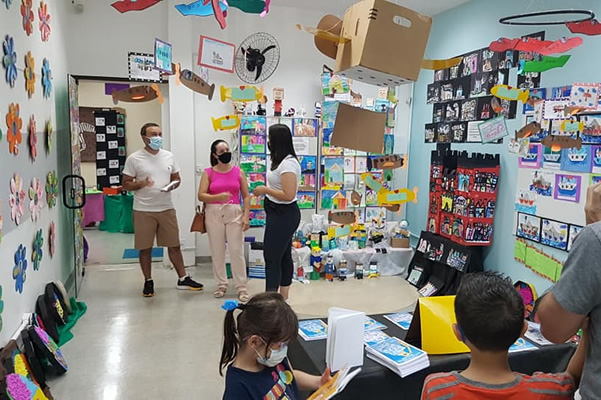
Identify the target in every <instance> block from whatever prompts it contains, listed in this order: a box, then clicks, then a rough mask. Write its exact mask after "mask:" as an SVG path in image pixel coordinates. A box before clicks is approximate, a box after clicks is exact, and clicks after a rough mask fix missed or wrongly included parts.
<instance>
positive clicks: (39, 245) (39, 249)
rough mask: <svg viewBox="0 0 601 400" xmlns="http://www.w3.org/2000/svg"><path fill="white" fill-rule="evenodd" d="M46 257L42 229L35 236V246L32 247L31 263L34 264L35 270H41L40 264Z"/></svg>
mask: <svg viewBox="0 0 601 400" xmlns="http://www.w3.org/2000/svg"><path fill="white" fill-rule="evenodd" d="M43 257H44V236H43V234H42V229H41V228H40V229H38V230H37V231H36V232H35V234H34V236H33V244H32V246H31V263H32V264H33V270H34V271H38V270H39V269H40V263H41V262H42V258H43Z"/></svg>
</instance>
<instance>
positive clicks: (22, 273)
mask: <svg viewBox="0 0 601 400" xmlns="http://www.w3.org/2000/svg"><path fill="white" fill-rule="evenodd" d="M26 271H27V249H26V248H25V246H23V245H22V244H20V245H19V247H18V248H17V251H16V252H15V265H14V266H13V279H14V281H15V291H16V292H17V293H23V286H24V285H25V280H26V279H27V272H26Z"/></svg>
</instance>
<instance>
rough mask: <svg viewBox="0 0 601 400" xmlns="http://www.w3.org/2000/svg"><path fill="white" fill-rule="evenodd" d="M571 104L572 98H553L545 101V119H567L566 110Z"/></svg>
mask: <svg viewBox="0 0 601 400" xmlns="http://www.w3.org/2000/svg"><path fill="white" fill-rule="evenodd" d="M569 104H570V99H565V98H564V99H552V100H545V101H544V102H543V118H544V119H549V120H553V119H565V117H566V116H565V114H564V110H565V108H566V107H568V106H569Z"/></svg>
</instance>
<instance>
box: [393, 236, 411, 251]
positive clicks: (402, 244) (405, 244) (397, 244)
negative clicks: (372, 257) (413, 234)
mask: <svg viewBox="0 0 601 400" xmlns="http://www.w3.org/2000/svg"><path fill="white" fill-rule="evenodd" d="M409 246H410V245H409V239H406V238H390V247H392V248H395V249H408V248H409Z"/></svg>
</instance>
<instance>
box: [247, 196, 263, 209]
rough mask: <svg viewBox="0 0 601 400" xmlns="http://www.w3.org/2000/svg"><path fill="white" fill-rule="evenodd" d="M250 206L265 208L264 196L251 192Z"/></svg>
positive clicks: (252, 207)
mask: <svg viewBox="0 0 601 400" xmlns="http://www.w3.org/2000/svg"><path fill="white" fill-rule="evenodd" d="M250 208H251V210H262V209H263V197H262V196H255V195H254V194H252V193H251V194H250Z"/></svg>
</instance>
